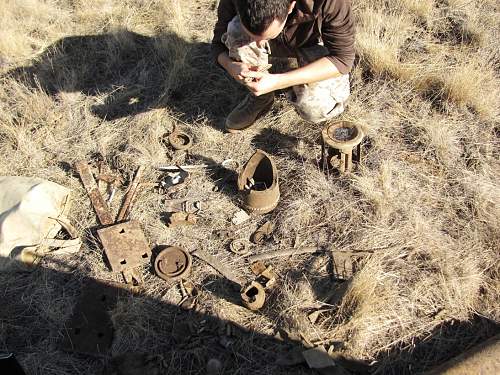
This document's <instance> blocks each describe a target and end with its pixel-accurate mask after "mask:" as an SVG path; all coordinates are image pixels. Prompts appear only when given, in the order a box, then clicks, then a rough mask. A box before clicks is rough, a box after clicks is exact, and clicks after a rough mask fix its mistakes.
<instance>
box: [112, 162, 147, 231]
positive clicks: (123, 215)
mask: <svg viewBox="0 0 500 375" xmlns="http://www.w3.org/2000/svg"><path fill="white" fill-rule="evenodd" d="M143 169H144V167H143V166H142V165H141V166H140V167H139V168H137V171H136V172H135V176H134V179H133V180H132V182H131V184H130V187H129V189H128V191H127V194H126V195H125V200H124V201H123V205H122V206H121V207H120V211H119V212H118V217H117V218H116V221H118V222H119V221H122V220H125V219H127V218H128V216H129V214H130V210H131V209H132V205H133V204H134V199H135V197H136V195H137V189H138V187H139V183H140V181H141V177H142V171H143Z"/></svg>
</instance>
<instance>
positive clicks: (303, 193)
mask: <svg viewBox="0 0 500 375" xmlns="http://www.w3.org/2000/svg"><path fill="white" fill-rule="evenodd" d="M215 3H216V2H215V1H208V0H205V1H201V2H194V1H193V2H181V1H180V0H169V1H156V0H152V1H147V2H146V1H139V0H127V1H116V0H92V1H63V0H59V1H56V0H23V1H20V0H19V1H4V2H3V3H2V5H1V6H0V21H1V22H0V32H1V34H2V35H3V37H2V39H1V40H0V66H1V68H0V69H1V77H0V152H1V155H2V159H1V163H0V174H2V175H5V174H16V175H27V176H39V177H44V178H48V179H50V180H53V181H56V182H58V183H61V184H63V185H65V186H67V187H70V188H71V189H72V190H73V191H74V202H73V211H72V213H71V219H72V220H73V222H74V223H75V224H76V225H77V227H78V228H79V230H80V233H81V235H82V236H83V237H84V239H85V246H84V247H83V249H82V251H81V253H80V254H79V255H78V256H77V257H72V258H71V257H66V258H56V257H53V258H50V257H48V258H47V259H46V260H45V261H44V263H43V268H42V269H40V270H38V271H36V272H33V273H30V274H23V275H19V274H16V275H14V274H2V275H0V280H1V281H0V283H1V284H2V285H4V286H5V288H4V292H3V297H2V300H3V301H4V300H5V301H8V303H6V309H5V311H4V313H3V314H2V320H1V324H0V327H1V329H2V330H1V331H0V350H2V351H7V350H14V351H16V352H18V353H19V354H18V357H19V358H20V360H21V362H22V363H23V364H24V365H25V367H26V369H28V370H29V371H30V373H33V374H44V375H45V374H75V373H80V374H90V373H97V372H98V371H99V370H100V369H101V368H102V366H103V364H104V363H106V360H101V359H91V358H86V357H81V356H75V355H72V354H65V353H62V352H60V351H59V350H58V349H57V342H58V340H59V331H60V330H61V328H62V327H63V324H64V321H65V319H66V318H67V317H68V316H69V315H70V314H71V310H72V306H73V303H74V301H75V299H76V297H77V294H78V290H79V287H80V283H81V282H82V278H83V277H92V278H102V279H116V280H118V279H119V277H118V275H112V274H111V273H109V271H108V270H107V268H106V266H105V264H104V263H103V261H102V250H101V249H100V246H99V244H98V240H97V239H96V238H95V235H94V232H93V231H92V230H91V229H90V228H92V227H94V226H95V225H96V218H95V215H94V213H93V211H92V209H91V207H90V203H89V201H88V198H87V196H86V194H85V192H84V190H83V188H82V186H81V183H80V181H79V180H78V178H77V177H76V176H75V175H74V174H73V170H72V167H71V166H72V164H73V163H74V162H75V161H76V160H79V159H85V158H86V159H88V158H90V157H92V156H94V155H96V154H101V155H103V156H104V158H105V159H106V160H107V162H108V163H109V164H110V165H111V166H112V167H113V168H115V169H117V170H119V171H120V172H121V173H122V174H123V175H124V176H128V175H129V174H131V173H132V172H133V171H134V170H135V168H136V167H137V166H138V165H139V164H144V165H146V166H151V165H154V164H159V163H162V164H163V163H177V162H206V161H208V162H211V161H215V162H221V161H222V160H224V159H227V158H233V159H236V160H238V161H240V162H244V161H245V160H246V159H247V158H248V157H249V156H250V155H251V154H252V152H253V150H255V148H262V149H264V150H266V151H268V152H270V153H271V154H273V155H274V157H275V160H276V162H277V164H278V169H279V171H280V178H281V187H282V199H281V202H280V205H279V206H278V208H277V209H276V210H275V212H273V213H272V214H271V215H269V218H270V219H272V220H273V221H274V222H275V224H276V227H277V229H276V233H275V240H274V241H273V242H271V243H269V244H267V245H265V246H264V247H263V248H253V251H255V252H259V251H265V250H272V249H280V248H288V247H290V246H300V245H317V246H322V247H325V248H327V249H331V250H333V251H334V253H333V254H335V252H359V251H363V254H367V253H368V254H369V255H368V256H366V255H365V256H364V257H363V259H362V263H361V265H362V268H361V270H360V271H359V272H358V273H357V274H356V275H355V276H354V277H353V279H352V280H351V282H350V284H349V288H348V290H347V293H346V295H345V296H344V298H343V299H342V301H341V303H340V305H339V306H331V305H324V304H322V303H320V301H322V300H323V297H324V296H325V295H327V294H328V291H329V290H331V289H332V288H333V287H334V286H335V285H336V283H335V281H334V280H333V279H332V275H331V271H330V269H329V266H328V264H329V260H330V256H329V254H328V253H327V254H324V255H320V256H305V255H304V256H298V257H293V258H291V259H279V260H276V261H275V262H273V265H274V267H275V269H276V272H277V273H278V274H279V276H280V282H279V285H280V288H277V290H276V291H275V292H274V293H273V294H272V295H271V296H270V299H269V302H268V304H266V307H265V308H264V309H263V310H262V311H261V312H259V313H253V312H250V311H248V310H246V309H244V308H243V307H241V306H238V295H237V293H234V292H233V291H232V290H231V289H230V288H229V285H228V284H227V283H226V282H224V280H221V278H220V276H218V275H217V273H216V272H215V271H214V270H212V269H211V268H209V267H208V266H206V265H204V264H203V263H200V262H195V265H194V270H193V276H192V280H193V282H195V284H196V285H197V286H198V288H199V289H200V307H201V308H202V314H203V316H206V317H216V318H217V319H218V320H219V325H220V324H222V323H220V321H223V322H231V324H234V325H235V326H239V327H241V329H242V330H247V331H250V333H243V334H241V335H236V337H233V338H232V340H233V346H232V347H231V348H230V349H227V348H223V347H221V346H219V344H218V340H219V337H220V327H217V324H216V327H211V326H203V324H205V323H200V321H202V320H203V319H202V318H200V319H197V318H194V317H193V318H192V319H193V321H196V324H201V325H198V326H197V329H200V327H204V328H203V330H204V332H205V333H204V334H205V336H203V335H202V336H201V337H202V338H201V339H200V340H201V341H200V342H197V341H196V340H195V341H194V343H189V342H186V341H185V340H183V339H182V336H183V334H182V333H183V331H182V329H185V326H183V324H182V323H183V321H185V317H186V315H185V314H186V313H184V312H181V311H179V310H178V309H177V308H176V307H175V305H176V303H177V302H178V301H179V299H180V294H179V290H178V288H177V286H176V285H174V284H166V283H165V282H163V281H161V280H160V279H158V278H156V277H155V276H153V275H152V274H151V273H150V270H149V269H145V270H144V275H145V290H144V293H143V295H142V296H140V297H128V298H126V299H124V300H122V301H120V303H119V304H118V306H117V308H116V309H115V310H114V311H113V320H114V322H115V326H116V327H117V332H116V337H115V341H114V344H113V348H112V354H113V355H118V354H121V353H124V352H127V351H149V352H151V353H155V354H162V355H163V356H164V358H165V359H166V360H167V362H168V363H169V364H170V365H171V366H172V368H176V366H178V365H179V363H181V362H182V363H183V364H184V366H185V367H184V369H185V371H184V372H185V373H192V374H197V373H203V372H204V366H205V363H206V361H207V360H208V359H209V358H211V357H218V358H220V359H221V360H222V361H223V366H224V370H225V371H226V373H232V374H233V373H241V374H246V373H250V372H252V373H256V374H278V373H290V372H292V371H296V373H301V372H302V371H303V369H301V368H300V367H298V368H286V367H278V366H276V364H275V358H274V354H275V353H276V352H279V351H281V350H285V349H286V344H281V343H279V342H278V341H277V340H274V339H269V338H270V337H273V336H275V334H276V333H277V332H279V331H282V330H284V331H286V332H287V333H288V335H289V337H291V338H295V339H296V340H298V341H305V342H317V341H335V342H337V341H338V342H342V343H341V344H338V343H337V344H336V349H337V350H338V351H340V352H342V353H344V354H346V355H350V356H355V357H357V358H359V359H364V360H367V361H376V369H377V370H378V371H379V372H382V373H391V372H392V373H414V372H418V371H420V370H423V369H426V368H428V367H430V366H433V365H434V364H436V363H438V362H440V361H442V360H443V359H446V358H448V357H450V356H452V355H454V354H456V353H457V351H459V350H460V348H464V347H467V346H470V345H471V344H473V343H475V342H477V341H478V340H481V339H482V338H483V337H484V336H487V335H488V334H491V332H489V331H487V330H486V331H485V330H475V331H474V330H473V329H471V330H469V331H467V330H458V329H457V328H456V327H462V325H461V324H466V322H471V323H470V324H473V322H476V321H477V319H476V320H474V319H473V317H474V316H476V317H477V316H481V317H483V320H482V321H483V322H484V320H485V319H486V318H487V319H491V320H492V321H495V322H498V319H499V318H500V309H499V308H498V303H499V300H500V295H499V294H500V285H499V279H498V276H499V269H498V264H499V262H498V261H499V259H498V258H499V253H498V249H499V244H500V226H499V225H498V218H499V217H500V209H499V206H498V201H499V200H500V187H499V185H498V180H499V177H500V163H499V161H498V160H499V151H498V139H497V138H498V120H499V113H498V108H499V107H500V106H499V105H498V104H499V103H498V97H499V91H498V90H499V87H500V84H499V83H500V79H499V71H500V70H499V69H500V63H499V59H498V40H499V37H500V35H499V30H500V28H499V25H498V21H497V20H498V16H499V14H498V9H497V6H496V5H495V1H493V0H491V1H490V0H484V1H480V2H470V1H461V0H460V1H458V0H454V1H451V0H448V1H432V0H426V1H413V0H390V1H380V0H370V1H364V2H355V4H354V7H355V15H356V18H357V21H358V33H357V51H358V56H359V61H358V63H357V65H356V66H355V68H354V70H353V72H352V96H351V100H350V103H349V108H348V110H347V112H346V113H345V114H344V115H343V118H344V119H350V120H354V121H357V122H359V123H361V124H362V125H363V127H364V129H365V131H366V133H367V134H368V141H367V142H366V145H365V146H366V147H365V151H366V152H365V158H364V160H363V163H362V165H361V166H360V168H359V170H358V172H357V173H356V174H355V175H352V176H349V177H336V176H330V175H328V174H325V173H324V172H323V171H321V170H320V169H319V168H318V166H317V161H316V157H317V156H318V155H319V153H320V149H319V143H318V141H319V129H318V128H317V127H316V126H313V125H311V124H306V123H304V122H303V121H301V120H300V118H299V117H298V116H297V115H296V114H295V113H294V112H293V110H292V109H291V107H290V106H289V105H287V104H286V103H285V102H284V101H283V100H281V99H280V100H278V102H277V104H276V105H275V110H274V111H273V112H272V113H271V114H269V115H268V116H266V117H265V118H264V119H263V120H262V121H261V124H260V125H259V126H257V127H256V128H255V129H251V130H249V131H248V132H246V133H244V134H241V135H230V134H224V133H223V131H222V130H221V123H222V121H223V119H224V116H225V115H226V114H227V113H228V112H229V111H230V109H231V108H232V107H233V106H234V105H235V104H236V103H237V102H238V100H239V99H240V98H241V97H242V95H243V94H244V91H243V90H242V88H240V87H237V86H236V85H234V84H233V83H232V82H231V80H230V79H229V78H228V77H227V76H226V75H224V74H222V73H221V71H220V70H219V69H218V68H217V67H215V66H214V65H213V64H212V62H211V61H210V57H209V45H208V43H209V41H210V38H211V28H212V25H213V23H214V22H215V16H216V15H215V11H214V6H215ZM174 125H176V126H180V127H182V128H183V129H185V130H187V131H189V132H190V133H191V134H193V135H194V137H195V141H196V148H194V149H193V151H192V154H191V155H188V156H186V155H185V154H183V153H174V152H172V150H169V149H167V148H165V146H164V145H163V144H162V143H161V142H160V137H161V135H162V134H164V133H165V132H168V131H170V130H171V129H172V128H173V126H174ZM158 176H159V175H158V173H157V172H155V171H154V170H153V169H151V168H147V169H146V172H145V179H146V180H148V181H153V180H156V179H157V178H158ZM224 177H225V176H224V175H222V174H217V173H215V172H211V173H209V172H206V173H205V172H203V173H197V174H193V175H192V176H191V179H190V182H189V183H188V184H185V185H184V186H182V187H180V188H179V189H178V190H177V191H175V192H173V193H172V196H173V197H190V198H196V199H202V200H203V201H204V203H205V205H204V207H205V211H204V213H203V215H202V218H201V221H200V224H199V225H197V226H196V227H195V228H181V229H175V230H172V229H166V228H165V225H164V222H163V221H162V219H161V218H162V216H163V214H164V208H163V202H162V201H163V199H164V197H162V196H160V195H159V194H157V193H155V192H152V191H146V192H143V193H142V194H141V195H140V197H139V199H138V202H137V204H136V206H135V208H134V211H133V213H132V216H133V217H134V218H135V219H138V220H140V221H141V223H142V226H143V228H144V230H145V232H146V235H147V237H148V239H149V241H150V242H151V244H152V245H155V244H176V245H180V246H182V247H184V248H186V249H187V250H194V249H196V248H203V249H205V250H206V251H208V252H210V253H212V254H213V255H215V256H216V257H217V258H218V259H220V260H221V261H222V262H223V263H224V264H226V265H228V266H230V267H232V268H234V269H235V270H236V271H237V272H240V273H241V274H242V275H243V276H244V277H251V276H250V272H249V269H248V265H247V264H246V263H245V262H244V260H243V259H241V258H239V257H235V256H234V255H233V254H231V253H229V252H228V251H227V250H226V249H227V241H223V240H220V239H218V238H217V237H216V236H214V234H213V233H214V231H215V230H217V229H222V228H225V227H227V226H228V225H230V224H229V222H230V218H231V216H232V214H233V213H234V212H236V211H237V210H238V209H239V208H238V207H239V202H238V198H237V195H236V191H235V187H234V184H231V183H226V184H224V185H221V186H222V191H220V192H214V191H213V187H214V186H215V185H217V184H219V183H220V181H221V179H222V178H224ZM118 203H119V199H116V200H115V203H114V206H115V207H114V209H115V210H116V209H117V208H118V207H117V206H118ZM260 221H261V218H252V220H251V222H250V223H249V224H248V225H246V226H244V227H243V228H242V229H241V231H240V232H239V234H240V235H241V236H249V235H250V234H251V233H252V231H253V230H254V229H255V228H256V226H257V225H258V223H259V222H260ZM317 306H323V307H325V308H327V310H328V311H327V312H326V313H323V314H322V316H321V319H319V321H318V322H317V323H316V324H312V323H311V322H310V321H309V320H308V319H307V313H308V312H309V311H310V310H311V309H313V308H316V307H317ZM7 316H10V318H6V317H7ZM12 316H14V317H15V318H12ZM34 317H36V318H34ZM474 327H476V325H474ZM471 332H472V333H471ZM301 335H302V337H301ZM281 337H283V335H282V334H281ZM403 353H406V354H404V355H403ZM400 354H401V355H400ZM394 358H396V359H394ZM422 358H424V360H422ZM304 371H305V370H304Z"/></svg>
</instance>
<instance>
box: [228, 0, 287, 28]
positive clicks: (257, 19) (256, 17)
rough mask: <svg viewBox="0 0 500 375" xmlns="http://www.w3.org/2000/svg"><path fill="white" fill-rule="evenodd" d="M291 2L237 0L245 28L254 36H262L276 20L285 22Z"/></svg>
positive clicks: (283, 0)
mask: <svg viewBox="0 0 500 375" xmlns="http://www.w3.org/2000/svg"><path fill="white" fill-rule="evenodd" d="M290 2H291V1H290V0H236V9H237V11H238V14H239V15H240V20H241V23H242V24H243V26H245V28H246V29H247V30H248V31H250V32H251V33H252V34H255V35H259V34H262V33H263V32H264V31H265V30H266V29H267V28H268V27H269V26H270V25H271V23H272V22H273V21H274V20H276V19H277V20H279V21H281V22H283V21H284V20H285V19H286V16H287V15H288V7H289V6H290Z"/></svg>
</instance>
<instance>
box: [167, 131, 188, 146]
mask: <svg viewBox="0 0 500 375" xmlns="http://www.w3.org/2000/svg"><path fill="white" fill-rule="evenodd" d="M168 141H169V143H170V144H171V145H172V147H173V148H175V149H176V150H187V149H188V148H190V147H191V146H192V144H193V140H192V138H191V136H190V135H188V134H186V133H183V132H180V131H177V130H176V131H174V132H173V133H170V135H169V136H168Z"/></svg>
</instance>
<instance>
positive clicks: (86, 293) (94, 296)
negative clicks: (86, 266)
mask: <svg viewBox="0 0 500 375" xmlns="http://www.w3.org/2000/svg"><path fill="white" fill-rule="evenodd" d="M132 291H133V290H132V289H130V288H127V287H125V286H124V284H121V283H115V282H110V281H104V280H102V281H101V280H93V279H89V280H88V281H87V282H86V284H85V285H84V287H83V290H82V294H81V295H80V298H79V299H78V301H77V303H76V305H75V307H74V309H73V314H72V315H71V318H70V319H69V321H68V322H67V323H66V324H65V327H64V331H63V332H62V334H63V340H62V342H61V347H62V349H63V350H66V351H71V352H78V353H85V354H97V355H103V354H106V352H107V351H108V350H109V348H110V346H111V343H112V342H113V323H112V321H111V318H110V315H109V312H110V311H111V310H113V309H114V308H115V306H116V301H117V299H118V295H119V294H121V293H123V294H125V293H130V292H132Z"/></svg>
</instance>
